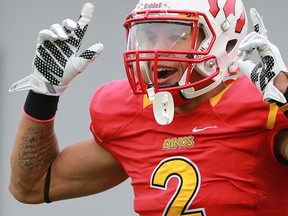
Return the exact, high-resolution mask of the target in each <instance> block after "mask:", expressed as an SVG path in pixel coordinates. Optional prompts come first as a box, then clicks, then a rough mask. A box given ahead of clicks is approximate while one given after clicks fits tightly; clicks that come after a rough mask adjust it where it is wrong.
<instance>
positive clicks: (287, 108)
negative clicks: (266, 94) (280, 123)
mask: <svg viewBox="0 0 288 216" xmlns="http://www.w3.org/2000/svg"><path fill="white" fill-rule="evenodd" d="M284 97H285V98H286V101H287V103H285V104H283V103H280V102H276V104H277V105H278V106H279V108H280V110H281V111H282V112H283V113H284V114H285V116H286V117H287V118H288V87H287V89H286V92H285V93H284Z"/></svg>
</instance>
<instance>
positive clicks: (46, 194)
mask: <svg viewBox="0 0 288 216" xmlns="http://www.w3.org/2000/svg"><path fill="white" fill-rule="evenodd" d="M51 168H52V164H51V165H50V167H49V168H48V171H47V174H46V180H45V185H44V202H46V203H51V202H52V201H51V200H50V197H49V190H50V181H51Z"/></svg>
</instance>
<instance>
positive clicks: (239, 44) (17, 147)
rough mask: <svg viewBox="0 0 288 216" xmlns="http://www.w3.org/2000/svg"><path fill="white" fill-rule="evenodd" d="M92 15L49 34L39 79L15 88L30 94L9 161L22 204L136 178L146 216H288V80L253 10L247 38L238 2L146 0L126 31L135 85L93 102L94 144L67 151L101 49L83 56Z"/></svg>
mask: <svg viewBox="0 0 288 216" xmlns="http://www.w3.org/2000/svg"><path fill="white" fill-rule="evenodd" d="M92 14H93V5H92V4H91V3H87V4H85V5H84V6H83V8H82V11H81V16H80V18H79V20H78V21H77V22H74V21H73V20H70V19H68V20H64V21H63V22H62V23H61V24H54V25H52V26H51V28H50V29H47V30H43V31H41V32H40V33H39V36H38V43H37V50H36V55H35V58H34V61H33V72H32V74H31V75H29V76H28V77H26V78H24V79H22V80H20V81H18V82H16V83H15V84H13V85H12V86H11V88H10V91H11V92H15V91H21V90H29V93H28V96H27V99H26V102H25V104H24V109H23V110H24V114H23V117H22V119H21V121H20V126H19V129H18V132H17V135H16V139H15V143H14V148H13V152H12V157H11V158H12V159H11V164H12V165H11V166H12V172H11V184H10V190H11V193H12V194H13V195H14V196H15V197H16V199H18V200H19V201H21V202H24V203H42V202H47V203H49V202H52V201H57V200H63V199H69V198H75V197H81V196H86V195H91V194H96V193H99V192H102V191H105V190H107V189H109V188H111V187H114V186H116V185H118V184H120V183H121V182H123V181H124V180H126V179H127V178H131V181H132V186H133V190H134V194H135V199H134V207H135V212H137V213H138V214H139V215H141V216H159V215H167V216H168V215H169V216H170V215H171V216H178V215H179V216H180V215H189V216H194V215H195V216H205V215H207V216H219V215H227V216H228V215H229V216H230V215H239V216H240V215H241V216H243V215H245V216H248V215H251V216H252V215H253V216H255V215H258V216H263V215H288V206H287V203H286V202H285V201H286V200H287V199H288V187H287V181H288V170H287V166H288V161H287V160H288V120H287V117H288V103H287V102H288V88H287V87H288V74H287V69H286V66H285V64H284V62H283V60H282V58H281V55H280V52H279V50H278V48H277V47H276V46H275V45H273V44H272V43H271V42H270V41H269V40H268V36H267V30H266V28H265V26H264V23H263V20H262V18H261V17H260V15H259V14H258V13H257V11H256V10H255V9H251V10H250V16H251V20H252V23H253V26H254V31H253V32H252V33H250V34H247V29H248V17H247V15H246V11H245V8H244V6H243V4H242V1H241V0H193V1H188V0H140V2H139V3H138V4H137V5H136V7H135V9H134V10H133V11H132V12H131V14H129V15H128V16H127V18H126V20H125V22H124V27H125V28H126V31H127V50H126V51H125V52H124V66H125V70H126V74H127V79H123V80H119V81H113V82H109V83H107V84H105V85H103V86H102V87H100V88H99V89H97V90H96V91H95V93H94V95H93V97H92V99H91V104H90V113H91V125H90V130H91V133H92V134H93V138H88V139H86V140H81V141H78V142H75V143H74V144H72V145H70V146H68V147H67V148H65V149H63V150H60V149H59V146H58V143H57V138H56V134H55V133H54V118H55V113H56V110H57V103H58V100H59V97H60V95H62V93H63V92H64V91H65V89H66V88H67V86H68V85H69V83H70V81H71V80H72V79H73V78H75V77H76V76H77V75H78V74H79V73H81V72H82V71H83V70H84V69H85V67H86V66H87V65H88V64H89V63H91V62H92V61H93V60H94V59H95V58H96V57H97V56H98V55H99V54H100V52H101V51H102V49H103V45H102V44H101V43H99V44H95V45H93V46H91V47H90V48H89V49H87V50H86V51H84V52H83V53H82V54H78V49H79V47H80V44H81V41H82V39H83V37H84V35H85V31H86V29H87V26H88V23H89V21H90V20H91V18H92ZM253 53H257V54H258V55H259V62H253V61H252V59H251V56H252V54H253ZM239 71H242V72H243V73H244V74H242V75H241V74H239ZM235 74H236V75H237V74H238V75H237V76H236V78H235V76H233V77H229V76H230V75H235ZM131 90H132V93H131ZM115 104H117V106H115Z"/></svg>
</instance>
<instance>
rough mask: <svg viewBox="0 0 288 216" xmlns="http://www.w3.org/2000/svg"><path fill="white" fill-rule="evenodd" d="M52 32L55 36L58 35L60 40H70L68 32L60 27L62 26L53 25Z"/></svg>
mask: <svg viewBox="0 0 288 216" xmlns="http://www.w3.org/2000/svg"><path fill="white" fill-rule="evenodd" d="M50 30H51V31H52V32H53V33H54V34H55V35H57V37H58V39H60V40H66V39H68V35H67V32H66V30H65V29H64V28H63V27H62V26H61V25H60V24H58V23H57V24H53V25H52V26H51V27H50Z"/></svg>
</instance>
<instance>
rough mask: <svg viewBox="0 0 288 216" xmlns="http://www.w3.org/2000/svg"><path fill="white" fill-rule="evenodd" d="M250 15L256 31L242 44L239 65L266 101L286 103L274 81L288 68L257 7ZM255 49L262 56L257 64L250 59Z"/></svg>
mask: <svg viewBox="0 0 288 216" xmlns="http://www.w3.org/2000/svg"><path fill="white" fill-rule="evenodd" d="M250 16H251V20H252V23H253V25H254V32H252V33H250V34H248V35H247V36H246V37H245V38H244V39H243V41H242V42H241V44H240V47H239V56H240V57H242V58H240V59H239V60H238V64H239V67H240V69H241V71H243V72H244V73H245V74H246V75H247V76H248V77H249V78H250V79H251V80H252V82H253V83H254V84H255V85H256V86H257V87H258V89H259V90H260V91H261V92H262V94H263V99H264V101H266V102H268V103H271V102H273V101H278V102H281V103H286V102H287V101H286V99H285V97H284V95H283V94H282V93H281V92H280V91H279V90H278V89H277V88H276V87H275V86H274V84H273V83H274V79H275V78H276V76H277V75H278V74H279V73H280V72H281V71H283V72H286V73H287V68H286V66H285V64H284V62H283V60H282V57H281V54H280V52H279V50H278V48H277V47H276V46H275V45H273V44H272V43H271V42H270V41H269V40H268V36H267V30H266V28H265V26H264V23H263V20H262V18H261V17H260V15H259V14H258V12H257V11H256V9H254V8H252V9H251V10H250ZM254 50H257V51H258V54H259V57H260V62H259V63H258V64H257V65H256V64H255V63H253V62H252V61H251V60H250V58H251V56H252V53H253V51H254ZM287 74H288V73H287Z"/></svg>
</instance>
